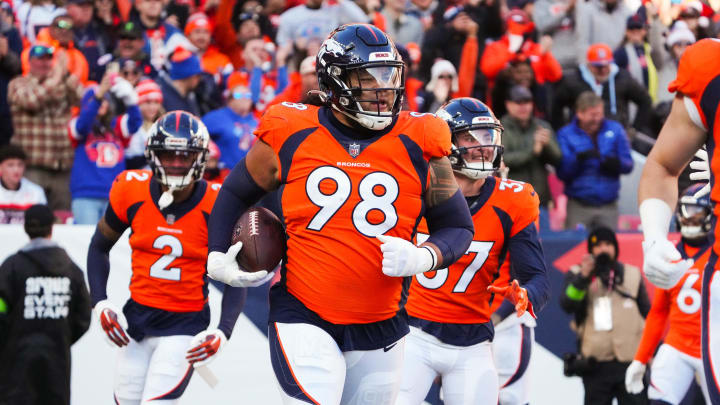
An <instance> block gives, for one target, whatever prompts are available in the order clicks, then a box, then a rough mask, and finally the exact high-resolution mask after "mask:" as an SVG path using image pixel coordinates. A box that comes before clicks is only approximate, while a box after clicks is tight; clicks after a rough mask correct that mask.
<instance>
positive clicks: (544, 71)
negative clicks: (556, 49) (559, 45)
mask: <svg viewBox="0 0 720 405" xmlns="http://www.w3.org/2000/svg"><path fill="white" fill-rule="evenodd" d="M533 65H534V66H535V67H536V69H537V71H538V72H540V75H539V76H541V77H542V78H543V79H545V80H546V81H548V82H551V83H555V82H557V81H558V80H560V79H562V67H561V66H560V62H558V61H557V59H555V56H553V54H552V52H550V51H547V52H545V53H544V54H542V55H540V60H539V61H538V62H536V63H534V64H533Z"/></svg>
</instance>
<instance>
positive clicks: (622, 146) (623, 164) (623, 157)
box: [617, 128, 634, 174]
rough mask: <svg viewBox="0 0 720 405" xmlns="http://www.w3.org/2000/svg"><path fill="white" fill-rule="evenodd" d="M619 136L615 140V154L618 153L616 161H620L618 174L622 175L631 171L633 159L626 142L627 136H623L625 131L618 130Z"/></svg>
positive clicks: (628, 142)
mask: <svg viewBox="0 0 720 405" xmlns="http://www.w3.org/2000/svg"><path fill="white" fill-rule="evenodd" d="M619 135H620V136H618V140H617V152H618V159H619V160H620V173H622V174H628V173H630V172H631V171H632V169H633V165H634V163H633V159H632V154H631V153H630V141H628V139H627V136H626V135H625V130H623V129H622V128H620V134H619Z"/></svg>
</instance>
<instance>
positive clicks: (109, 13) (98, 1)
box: [93, 0, 122, 48]
mask: <svg viewBox="0 0 720 405" xmlns="http://www.w3.org/2000/svg"><path fill="white" fill-rule="evenodd" d="M93 5H94V13H93V14H94V15H93V24H95V26H96V27H97V28H98V29H99V30H100V31H101V32H104V33H107V34H110V35H111V36H112V35H113V34H115V31H116V30H117V28H118V26H120V23H121V22H122V17H120V11H119V10H118V7H117V3H116V2H115V1H113V0H95V1H94V3H93ZM111 39H112V40H114V38H111ZM112 47H114V44H113V43H111V48H112Z"/></svg>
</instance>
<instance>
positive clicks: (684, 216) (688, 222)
mask: <svg viewBox="0 0 720 405" xmlns="http://www.w3.org/2000/svg"><path fill="white" fill-rule="evenodd" d="M704 185H705V183H696V184H693V185H692V186H690V187H688V188H686V189H685V191H683V193H682V196H681V197H680V201H678V205H677V210H676V212H675V218H676V219H677V226H678V229H679V230H680V234H681V235H682V237H683V238H685V239H689V240H693V241H700V240H702V239H704V238H705V237H707V234H708V232H710V227H711V220H712V205H711V204H710V196H709V195H708V194H705V195H704V196H702V197H699V198H695V197H694V195H695V193H697V192H698V190H700V189H701V188H702V187H703V186H704Z"/></svg>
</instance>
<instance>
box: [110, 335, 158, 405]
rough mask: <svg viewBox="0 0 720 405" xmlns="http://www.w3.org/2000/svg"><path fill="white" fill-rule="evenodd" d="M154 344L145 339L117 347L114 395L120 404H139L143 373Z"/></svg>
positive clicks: (143, 380) (131, 341) (143, 381)
mask: <svg viewBox="0 0 720 405" xmlns="http://www.w3.org/2000/svg"><path fill="white" fill-rule="evenodd" d="M153 350H154V345H153V344H152V343H151V342H149V341H148V339H145V340H143V341H141V342H137V341H135V340H133V339H130V343H128V345H127V346H124V347H122V348H120V349H118V356H117V363H116V365H115V382H114V388H113V391H114V395H115V402H117V403H119V404H120V405H134V404H139V403H140V400H141V399H142V393H143V389H145V375H146V374H147V369H148V366H149V365H150V357H151V356H152V353H153Z"/></svg>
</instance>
